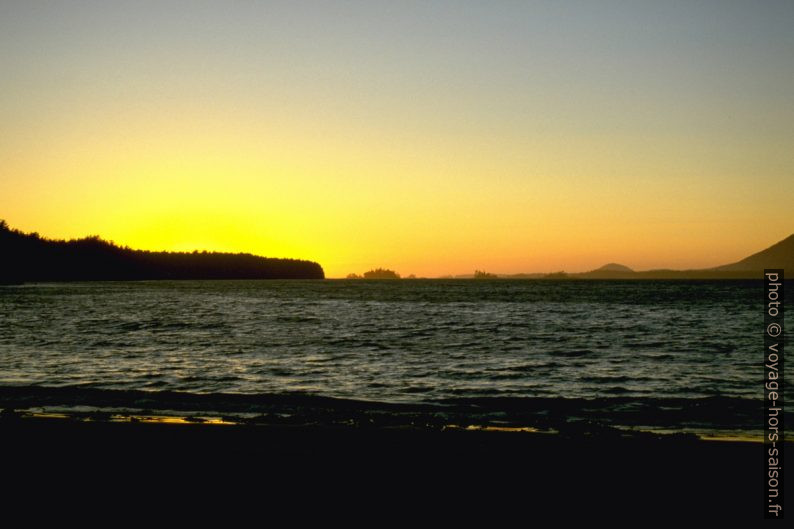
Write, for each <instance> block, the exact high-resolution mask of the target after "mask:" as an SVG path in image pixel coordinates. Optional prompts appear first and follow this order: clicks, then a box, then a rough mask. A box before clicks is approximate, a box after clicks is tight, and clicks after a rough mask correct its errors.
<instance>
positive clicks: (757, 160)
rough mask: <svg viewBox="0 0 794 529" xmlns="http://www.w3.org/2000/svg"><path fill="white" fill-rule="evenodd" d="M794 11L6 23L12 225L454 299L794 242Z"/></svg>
mask: <svg viewBox="0 0 794 529" xmlns="http://www.w3.org/2000/svg"><path fill="white" fill-rule="evenodd" d="M792 26H794V2H791V1H788V0H779V1H776V0H764V1H756V2H752V1H749V0H748V1H743V2H739V1H731V0H714V1H707V0H686V1H677V0H668V1H665V2H658V1H628V0H626V1H610V0H604V1H598V2H593V1H592V0H583V1H574V0H570V1H521V2H518V1H516V2H513V1H479V2H472V1H463V0H460V1H425V2H412V1H401V2H379V1H375V0H370V1H362V2H344V1H334V2H319V1H318V2H303V1H285V2H275V1H274V2H264V1H262V2H255V1H243V0H240V1H217V2H200V1H191V2H175V1H154V2H147V1H135V2H132V1H130V2H112V1H107V0H105V1H98V2H83V1H69V2H66V1H62V2H59V1H53V2H27V1H9V0H1V1H0V218H3V219H5V220H6V221H7V222H8V223H9V225H10V226H11V227H14V228H18V229H21V230H23V231H36V232H39V233H40V234H42V235H44V236H48V237H53V238H67V239H68V238H76V237H82V236H86V235H92V234H97V235H100V236H102V237H103V238H106V239H110V240H113V241H116V242H117V243H120V244H123V245H128V246H131V247H133V248H141V249H152V250H193V249H207V250H219V251H234V252H238V251H243V252H251V253H255V254H259V255H265V256H271V257H293V258H303V259H311V260H315V261H318V262H319V263H320V264H321V265H322V266H323V267H324V269H325V272H326V275H327V276H328V277H343V276H345V275H347V274H348V273H351V272H356V273H362V272H364V271H366V270H369V269H371V268H376V267H385V268H391V269H394V270H397V271H398V272H399V273H401V274H403V275H408V274H416V275H417V276H428V277H434V276H439V275H446V274H466V273H472V272H473V271H474V270H475V269H481V270H487V271H489V272H494V273H519V272H553V271H560V270H565V271H568V272H577V271H585V270H590V269H593V268H596V267H598V266H601V265H603V264H604V263H607V262H619V263H623V264H626V265H628V266H630V267H632V268H634V269H638V270H642V269H649V268H698V267H708V266H716V265H720V264H725V263H729V262H734V261H737V260H739V259H741V258H743V257H745V256H747V255H749V254H750V253H753V252H756V251H759V250H761V249H763V248H765V247H767V246H769V245H771V244H773V243H775V242H777V241H779V240H781V239H783V238H785V237H786V236H788V235H790V234H791V233H792V232H794V208H793V207H792V204H794V31H791V28H792Z"/></svg>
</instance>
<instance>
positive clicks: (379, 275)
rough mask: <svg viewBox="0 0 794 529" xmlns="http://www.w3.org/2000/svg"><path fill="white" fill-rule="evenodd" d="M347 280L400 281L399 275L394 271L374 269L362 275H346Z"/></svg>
mask: <svg viewBox="0 0 794 529" xmlns="http://www.w3.org/2000/svg"><path fill="white" fill-rule="evenodd" d="M347 279H400V274H398V273H397V272H395V271H394V270H388V269H386V268H376V269H374V270H369V271H367V272H364V274H363V275H358V274H355V273H353V274H347Z"/></svg>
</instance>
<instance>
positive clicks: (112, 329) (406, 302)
mask: <svg viewBox="0 0 794 529" xmlns="http://www.w3.org/2000/svg"><path fill="white" fill-rule="evenodd" d="M762 288H763V286H762V284H761V283H760V282H752V281H746V282H743V281H722V282H719V281H711V282H709V281H643V282H611V281H604V282H601V281H560V282H556V281H531V280H524V281H506V280H496V281H472V280H450V281H443V280H427V281H425V280H416V281H412V280H403V281H342V280H339V281H337V280H326V281H203V282H202V281H196V282H129V283H74V284H38V285H23V286H6V287H0V384H2V385H46V386H74V385H87V386H90V387H97V388H105V389H122V390H130V389H134V390H179V391H188V392H198V393H220V392H223V393H257V394H259V393H286V392H295V391H299V392H305V393H310V394H315V395H323V396H331V397H342V398H352V399H359V400H376V401H383V402H424V401H434V400H438V399H448V398H459V397H472V398H481V397H493V396H506V397H576V398H603V397H617V396H620V397H652V398H668V397H676V398H678V397H685V398H699V397H708V396H716V395H721V396H726V397H740V398H746V399H755V398H758V397H759V395H760V389H761V388H760V386H759V383H758V380H759V376H760V364H759V362H760V359H761V358H762V355H763V350H762V348H763V342H762V324H763V314H762V307H761V303H762V295H763V292H762ZM789 290H791V289H789Z"/></svg>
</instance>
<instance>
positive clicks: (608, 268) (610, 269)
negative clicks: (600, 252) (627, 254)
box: [593, 263, 634, 272]
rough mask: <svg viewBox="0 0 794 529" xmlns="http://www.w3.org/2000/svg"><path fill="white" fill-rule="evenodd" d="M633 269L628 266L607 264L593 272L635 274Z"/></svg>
mask: <svg viewBox="0 0 794 529" xmlns="http://www.w3.org/2000/svg"><path fill="white" fill-rule="evenodd" d="M633 271H634V270H632V269H631V268H629V267H628V266H626V265H622V264H618V263H607V264H605V265H604V266H602V267H601V268H596V269H595V270H593V272H633Z"/></svg>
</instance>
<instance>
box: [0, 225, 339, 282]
mask: <svg viewBox="0 0 794 529" xmlns="http://www.w3.org/2000/svg"><path fill="white" fill-rule="evenodd" d="M0 254H2V256H3V258H2V260H0V283H19V282H24V281H95V280H140V279H323V278H324V277H325V274H324V272H323V269H322V267H321V266H320V265H319V264H318V263H315V262H312V261H303V260H297V259H274V258H268V257H259V256H255V255H251V254H248V253H237V254H232V253H220V252H206V251H204V252H198V251H195V252H150V251H145V250H133V249H131V248H129V247H121V246H118V245H116V244H114V243H112V242H109V241H105V240H102V239H101V238H99V237H98V236H96V235H93V236H90V237H85V238H83V239H74V240H70V241H63V240H49V239H45V238H42V237H41V236H39V234H38V233H22V232H21V231H19V230H12V229H11V228H9V226H8V224H6V222H5V221H4V220H0Z"/></svg>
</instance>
